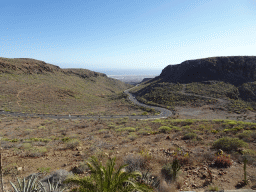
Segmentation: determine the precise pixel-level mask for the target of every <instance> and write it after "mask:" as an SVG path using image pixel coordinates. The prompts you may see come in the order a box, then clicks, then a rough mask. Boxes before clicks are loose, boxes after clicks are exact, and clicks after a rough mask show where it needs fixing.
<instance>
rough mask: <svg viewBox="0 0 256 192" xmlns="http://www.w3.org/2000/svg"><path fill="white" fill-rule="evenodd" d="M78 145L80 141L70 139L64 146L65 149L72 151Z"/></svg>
mask: <svg viewBox="0 0 256 192" xmlns="http://www.w3.org/2000/svg"><path fill="white" fill-rule="evenodd" d="M79 144H80V141H79V140H78V139H72V140H70V141H68V142H67V144H66V148H67V149H74V148H75V147H77V146H78V145H79Z"/></svg>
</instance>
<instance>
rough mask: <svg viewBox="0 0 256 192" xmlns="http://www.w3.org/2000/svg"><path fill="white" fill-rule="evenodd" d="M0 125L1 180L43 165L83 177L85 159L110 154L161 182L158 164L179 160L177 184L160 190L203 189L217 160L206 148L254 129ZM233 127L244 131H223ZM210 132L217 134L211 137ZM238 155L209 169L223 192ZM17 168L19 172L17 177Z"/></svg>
mask: <svg viewBox="0 0 256 192" xmlns="http://www.w3.org/2000/svg"><path fill="white" fill-rule="evenodd" d="M0 121H1V124H0V133H1V137H2V139H1V146H2V148H3V165H4V170H5V172H4V175H5V176H4V181H5V182H7V181H8V179H11V180H12V179H14V178H15V177H16V176H19V177H22V176H27V175H29V174H31V173H34V172H38V169H39V168H42V167H47V168H49V169H50V170H51V171H54V170H57V169H65V170H67V171H70V170H73V171H74V172H79V173H81V174H82V175H83V174H86V173H85V172H84V171H83V170H86V169H85V168H83V167H81V166H83V165H84V164H83V163H84V160H86V159H88V158H89V157H90V156H92V155H94V156H96V157H98V158H99V159H100V160H101V161H103V162H105V161H106V160H107V158H108V157H110V156H111V157H114V156H116V157H117V165H122V164H123V163H128V164H129V167H128V169H129V170H130V171H133V170H140V171H143V172H145V171H147V170H150V174H151V175H156V176H158V178H161V177H160V175H161V169H162V167H163V165H164V164H167V163H172V160H173V158H174V157H175V158H177V159H179V160H180V162H181V163H182V162H183V163H182V167H181V170H180V171H179V173H178V178H177V180H176V181H171V180H167V181H163V178H162V179H160V180H161V188H160V189H161V190H160V191H166V190H167V191H168V190H169V191H170V190H171V188H172V190H177V189H180V190H185V189H186V190H199V189H207V188H208V186H207V185H206V186H205V185H204V184H205V183H207V182H208V181H209V176H208V173H207V167H208V165H209V164H211V163H212V162H213V161H214V159H215V157H216V156H215V153H216V151H215V150H213V149H211V146H212V145H213V143H214V141H216V140H217V139H218V138H220V137H221V135H223V134H225V135H228V136H229V137H233V138H238V137H239V133H242V132H243V130H244V129H245V130H251V131H252V132H254V127H255V126H256V125H255V123H246V122H241V121H240V122H239V121H230V120H221V121H220V120H215V121H210V120H209V121H206V120H193V119H191V120H181V119H171V118H169V119H161V120H160V119H158V120H143V121H142V120H141V121H134V120H129V119H115V120H72V121H70V120H54V119H41V118H16V117H7V116H2V117H1V118H0ZM161 126H169V127H174V126H176V127H178V128H179V129H172V130H171V131H170V132H169V133H161V132H159V128H160V127H161ZM237 126H242V127H243V129H237V130H236V131H235V132H226V131H225V130H226V129H227V128H229V129H233V128H234V127H237ZM126 128H128V129H129V130H131V128H134V129H135V131H132V132H129V131H127V129H126ZM149 128H150V129H149ZM27 129H29V130H31V131H29V134H24V131H25V130H27ZM102 130H103V131H102ZM141 130H145V131H146V130H147V131H148V134H141V132H140V131H141ZM177 130H178V131H177ZM214 130H219V131H218V132H217V133H216V131H214ZM187 132H191V133H197V135H200V137H201V138H202V140H200V141H198V140H194V139H193V138H192V139H190V140H183V139H182V138H183V135H184V134H186V133H187ZM167 136H169V137H167ZM131 137H136V138H135V140H133V139H130V138H131ZM254 141H255V139H254V138H252V137H250V139H249V140H248V141H247V143H248V148H247V149H244V150H245V151H244V152H243V153H245V154H248V153H250V154H253V153H254V152H255V151H256V146H255V145H254ZM32 149H33V150H32ZM239 153H241V150H240V149H238V150H237V151H233V152H231V153H230V154H228V155H230V158H231V161H232V162H233V163H232V166H231V167H228V168H222V169H223V170H220V169H218V168H216V167H211V166H210V167H209V168H210V170H211V171H212V173H213V175H214V178H213V181H214V183H215V184H216V185H220V184H221V185H222V186H224V188H225V189H234V187H235V185H236V184H237V182H238V181H240V180H241V179H242V173H243V165H242V164H238V162H240V161H241V158H242V157H241V154H239ZM225 155H227V154H225ZM250 157H251V158H252V159H250V163H249V164H248V167H247V170H248V172H247V173H248V176H249V178H250V177H252V178H253V176H255V172H256V168H255V157H253V155H250ZM253 158H254V160H253ZM17 167H22V168H23V171H22V172H19V173H18V172H17ZM75 167H76V168H75ZM80 169H81V170H80ZM17 174H18V175H17ZM230 178H232V179H230ZM193 184H195V185H193ZM252 184H253V183H251V184H249V186H251V185H252ZM5 185H7V183H5ZM192 185H193V186H196V187H192ZM173 187H174V188H173Z"/></svg>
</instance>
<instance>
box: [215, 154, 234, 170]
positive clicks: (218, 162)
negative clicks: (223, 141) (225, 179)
mask: <svg viewBox="0 0 256 192" xmlns="http://www.w3.org/2000/svg"><path fill="white" fill-rule="evenodd" d="M231 165H232V161H231V159H230V156H226V155H218V156H217V157H216V158H215V161H214V166H216V167H218V168H227V167H230V166H231Z"/></svg>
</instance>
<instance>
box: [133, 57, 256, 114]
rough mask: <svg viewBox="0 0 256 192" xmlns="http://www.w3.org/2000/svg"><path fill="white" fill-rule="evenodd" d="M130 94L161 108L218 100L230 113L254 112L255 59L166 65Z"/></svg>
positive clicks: (243, 58) (201, 61)
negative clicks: (222, 100) (220, 100)
mask: <svg viewBox="0 0 256 192" xmlns="http://www.w3.org/2000/svg"><path fill="white" fill-rule="evenodd" d="M133 92H134V93H135V95H136V96H137V99H139V100H140V101H142V102H144V103H148V104H157V105H159V104H160V105H161V106H163V107H175V106H180V105H182V106H188V105H193V106H202V105H207V104H213V103H214V102H216V100H214V99H213V98H216V99H218V98H220V99H225V100H226V101H227V102H224V103H226V104H227V103H228V105H226V106H225V108H226V109H227V110H229V111H230V112H237V113H240V112H242V111H245V110H256V57H253V56H251V57H249V56H244V57H243V56H233V57H211V58H204V59H197V60H188V61H184V62H182V63H181V64H178V65H168V66H167V67H165V68H164V69H163V71H162V73H161V74H160V75H159V76H158V77H155V78H153V79H151V80H149V81H147V82H144V83H141V84H140V85H139V86H137V87H136V88H134V89H133ZM203 96H204V97H203ZM205 96H206V97H205Z"/></svg>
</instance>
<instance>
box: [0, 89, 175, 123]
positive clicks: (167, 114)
mask: <svg viewBox="0 0 256 192" xmlns="http://www.w3.org/2000/svg"><path fill="white" fill-rule="evenodd" d="M129 90H130V89H128V90H125V91H124V93H126V94H127V95H128V97H129V99H130V100H131V101H132V102H133V103H134V104H135V105H139V106H143V107H147V108H151V109H152V108H153V109H155V110H156V111H159V112H160V114H159V115H154V116H152V115H113V116H112V115H110V116H99V115H97V116H85V115H71V116H69V115H54V114H31V113H18V112H8V111H3V110H0V115H10V116H15V117H42V118H52V119H113V118H124V117H128V118H129V119H158V118H167V117H170V116H172V112H171V111H170V110H168V109H164V108H161V107H156V106H150V105H146V104H143V103H140V102H139V101H138V100H137V99H136V98H135V97H134V96H133V95H132V94H131V93H130V92H129Z"/></svg>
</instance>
